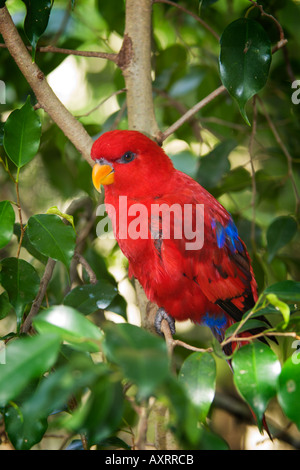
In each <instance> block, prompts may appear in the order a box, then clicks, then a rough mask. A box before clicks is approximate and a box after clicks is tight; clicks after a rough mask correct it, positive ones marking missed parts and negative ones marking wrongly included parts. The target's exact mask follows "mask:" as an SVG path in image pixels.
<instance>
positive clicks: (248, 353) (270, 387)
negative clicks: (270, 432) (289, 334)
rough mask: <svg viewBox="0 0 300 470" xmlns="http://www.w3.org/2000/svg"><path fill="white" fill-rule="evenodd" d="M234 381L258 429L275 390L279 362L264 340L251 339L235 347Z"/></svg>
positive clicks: (233, 362) (233, 360)
mask: <svg viewBox="0 0 300 470" xmlns="http://www.w3.org/2000/svg"><path fill="white" fill-rule="evenodd" d="M232 367H233V372H234V376H233V378H234V383H235V385H236V388H237V390H238V391H239V393H240V394H241V396H242V397H243V398H244V400H246V402H247V403H248V404H249V405H250V407H251V408H252V410H253V411H254V413H255V415H256V418H257V421H258V426H259V428H260V429H261V425H262V418H263V415H264V412H265V410H266V408H267V405H268V403H269V401H270V399H271V398H272V397H273V396H274V395H275V394H276V384H277V378H278V375H279V374H280V362H279V360H278V358H277V356H276V355H275V353H274V352H273V351H272V350H271V349H270V348H269V347H268V346H267V345H266V344H263V343H255V342H253V343H250V344H246V345H245V346H242V347H241V348H239V349H238V350H236V351H235V353H234V355H233V359H232Z"/></svg>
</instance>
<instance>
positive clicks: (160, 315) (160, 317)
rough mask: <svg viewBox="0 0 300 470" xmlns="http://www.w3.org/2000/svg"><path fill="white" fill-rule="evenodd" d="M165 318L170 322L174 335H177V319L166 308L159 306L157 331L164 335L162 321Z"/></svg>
mask: <svg viewBox="0 0 300 470" xmlns="http://www.w3.org/2000/svg"><path fill="white" fill-rule="evenodd" d="M163 320H166V321H167V322H168V324H169V328H170V331H171V333H172V335H175V333H176V329H175V320H174V318H173V317H171V316H170V315H168V314H167V312H166V311H165V309H164V308H159V309H158V310H157V312H156V316H155V320H154V327H155V330H156V332H157V333H158V334H159V335H161V336H163V333H162V331H161V323H162V321H163Z"/></svg>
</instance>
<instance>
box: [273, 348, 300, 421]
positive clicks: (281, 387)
mask: <svg viewBox="0 0 300 470" xmlns="http://www.w3.org/2000/svg"><path fill="white" fill-rule="evenodd" d="M294 343H295V345H294ZM294 343H293V345H292V346H293V348H297V347H299V344H300V342H299V341H294ZM299 356H300V354H299V350H296V351H295V352H293V354H292V356H291V357H290V358H289V359H288V360H287V361H286V362H285V363H284V364H283V367H282V371H281V374H280V376H279V379H278V394H277V396H278V401H279V403H280V405H281V408H282V409H283V411H284V413H285V414H286V416H287V417H288V418H289V419H291V420H292V421H293V422H294V423H296V424H297V426H298V429H299V430H300V406H299V394H300V367H299V366H300V358H299Z"/></svg>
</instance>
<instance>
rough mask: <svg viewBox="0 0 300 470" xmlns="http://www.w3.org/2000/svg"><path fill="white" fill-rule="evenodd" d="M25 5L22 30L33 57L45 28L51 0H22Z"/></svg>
mask: <svg viewBox="0 0 300 470" xmlns="http://www.w3.org/2000/svg"><path fill="white" fill-rule="evenodd" d="M22 1H23V3H25V5H26V10H27V13H26V17H25V21H24V31H25V34H26V36H27V39H28V41H29V42H30V44H31V46H32V57H33V58H34V57H35V51H36V46H37V43H38V40H39V38H40V37H41V36H42V34H43V33H44V31H45V30H46V28H47V25H48V21H49V16H50V12H51V8H52V4H53V0H22Z"/></svg>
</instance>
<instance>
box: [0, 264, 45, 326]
mask: <svg viewBox="0 0 300 470" xmlns="http://www.w3.org/2000/svg"><path fill="white" fill-rule="evenodd" d="M0 266H1V271H0V283H1V285H2V287H3V288H4V289H5V290H6V292H7V294H8V297H9V302H10V304H11V305H12V306H13V307H14V309H15V312H16V315H17V324H18V327H19V326H20V324H21V320H22V316H23V313H24V309H25V307H26V305H27V304H30V303H31V302H33V300H34V299H35V297H36V295H37V293H38V290H39V286H40V278H39V276H38V274H37V272H36V270H35V269H34V267H33V266H31V264H29V263H27V261H25V260H23V259H18V258H5V259H4V260H2V261H1V263H0Z"/></svg>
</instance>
